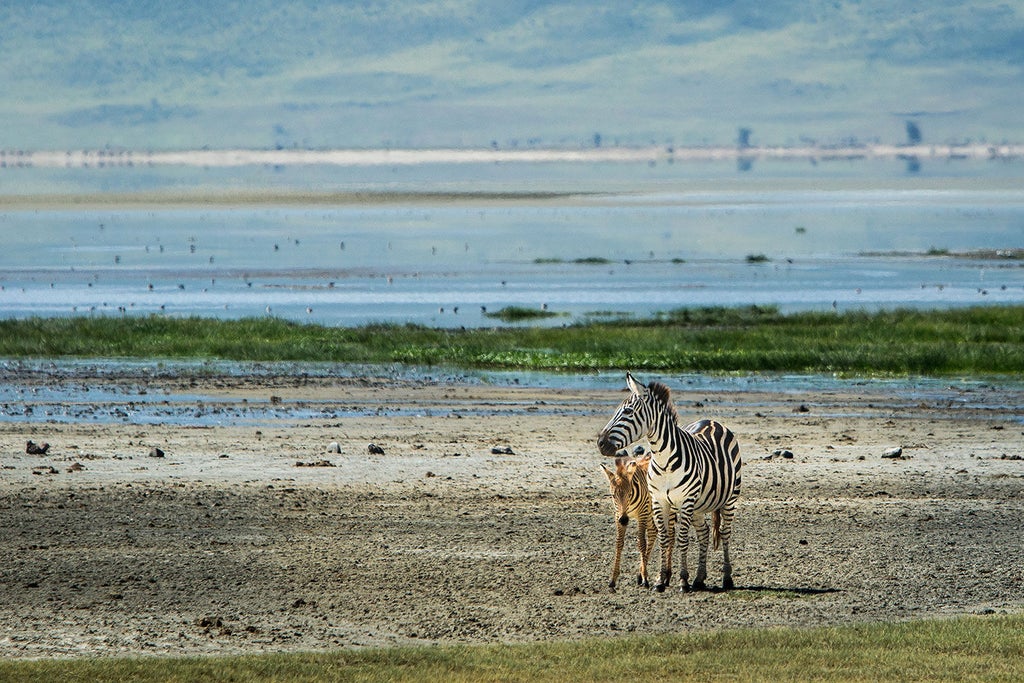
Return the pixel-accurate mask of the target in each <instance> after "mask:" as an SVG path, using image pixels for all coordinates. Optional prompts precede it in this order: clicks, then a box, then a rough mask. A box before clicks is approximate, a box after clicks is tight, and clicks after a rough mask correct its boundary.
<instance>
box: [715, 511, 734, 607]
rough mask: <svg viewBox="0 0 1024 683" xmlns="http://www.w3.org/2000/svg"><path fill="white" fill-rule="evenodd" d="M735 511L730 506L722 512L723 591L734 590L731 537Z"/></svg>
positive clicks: (720, 533)
mask: <svg viewBox="0 0 1024 683" xmlns="http://www.w3.org/2000/svg"><path fill="white" fill-rule="evenodd" d="M734 514H735V509H734V508H733V507H732V506H731V505H730V506H728V507H726V508H724V509H723V510H722V511H721V516H720V526H721V529H720V531H719V534H718V536H719V539H720V540H721V543H722V590H732V589H733V588H734V587H735V586H734V584H733V581H732V561H731V560H730V558H729V537H730V536H732V518H733V515H734Z"/></svg>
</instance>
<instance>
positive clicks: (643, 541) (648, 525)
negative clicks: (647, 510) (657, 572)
mask: <svg viewBox="0 0 1024 683" xmlns="http://www.w3.org/2000/svg"><path fill="white" fill-rule="evenodd" d="M654 537H655V533H654V527H653V524H652V522H651V519H650V518H647V519H644V518H640V519H638V520H637V548H638V549H639V550H640V574H639V575H638V576H637V577H636V583H637V585H638V586H643V587H644V588H650V587H651V582H650V579H649V578H648V575H647V563H648V562H649V561H650V559H651V549H652V548H654Z"/></svg>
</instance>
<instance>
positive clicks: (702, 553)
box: [684, 512, 711, 591]
mask: <svg viewBox="0 0 1024 683" xmlns="http://www.w3.org/2000/svg"><path fill="white" fill-rule="evenodd" d="M693 526H694V528H695V529H696V530H697V552H698V554H697V575H696V576H694V577H693V590H695V591H702V590H705V589H706V588H707V586H706V585H705V583H704V581H705V579H707V577H708V540H709V538H710V537H711V527H710V526H708V520H707V518H706V517H705V516H704V515H703V514H701V513H699V512H695V513H694V515H693ZM684 567H685V560H684Z"/></svg>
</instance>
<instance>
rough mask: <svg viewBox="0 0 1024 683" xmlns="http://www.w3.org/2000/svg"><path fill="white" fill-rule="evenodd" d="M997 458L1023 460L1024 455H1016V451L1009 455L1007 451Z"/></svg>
mask: <svg viewBox="0 0 1024 683" xmlns="http://www.w3.org/2000/svg"><path fill="white" fill-rule="evenodd" d="M999 459H1000V460H1024V456H1020V455H1017V454H1016V453H1015V454H1013V455H1010V454H1009V453H1003V455H1002V456H1001V457H1000V458H999Z"/></svg>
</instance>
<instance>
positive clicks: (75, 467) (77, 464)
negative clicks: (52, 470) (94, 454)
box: [68, 462, 85, 472]
mask: <svg viewBox="0 0 1024 683" xmlns="http://www.w3.org/2000/svg"><path fill="white" fill-rule="evenodd" d="M84 469H85V467H83V466H82V463H80V462H73V463H71V467H69V468H68V472H81V471H82V470H84Z"/></svg>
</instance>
